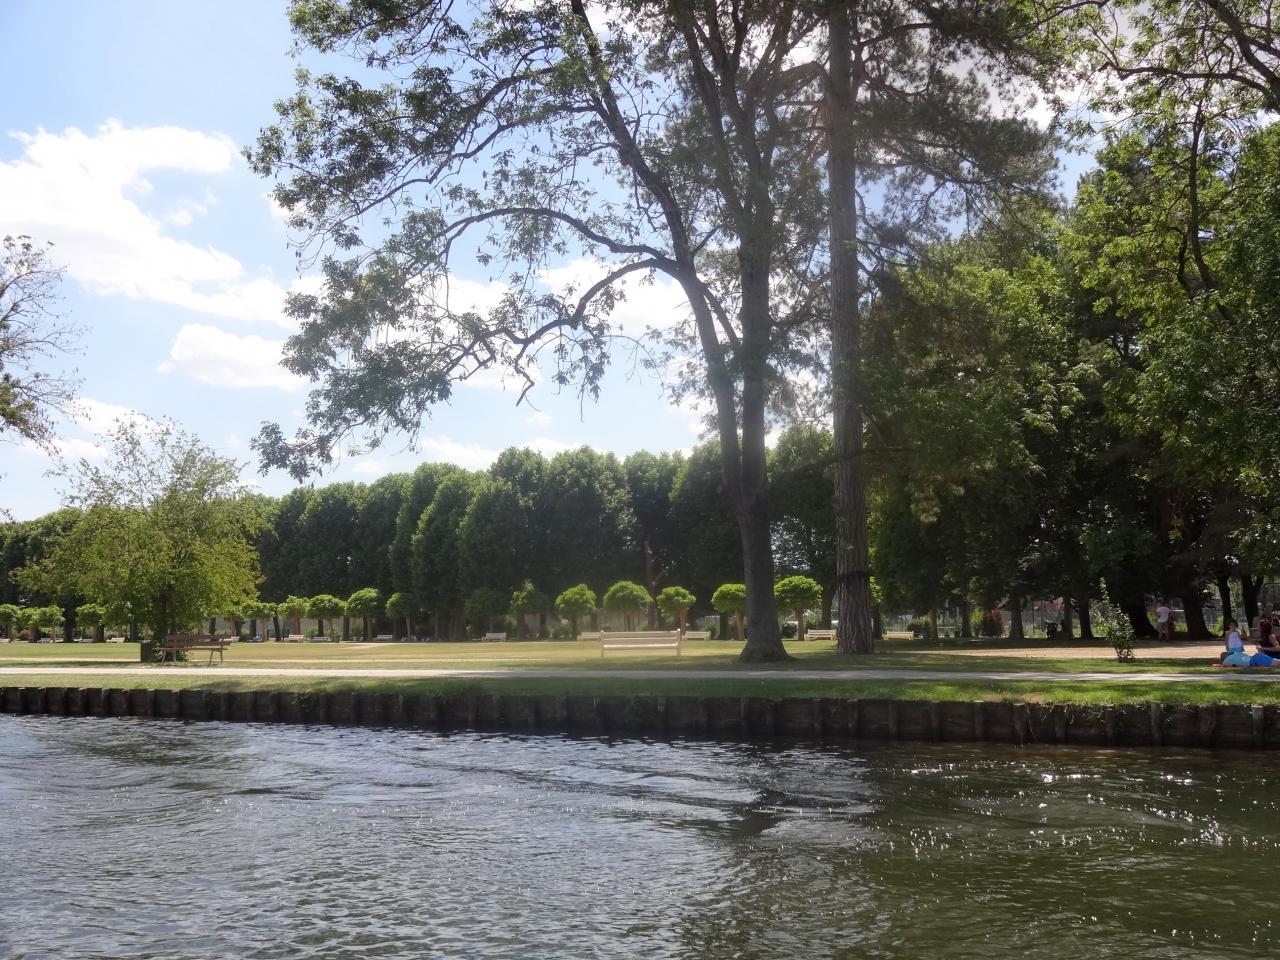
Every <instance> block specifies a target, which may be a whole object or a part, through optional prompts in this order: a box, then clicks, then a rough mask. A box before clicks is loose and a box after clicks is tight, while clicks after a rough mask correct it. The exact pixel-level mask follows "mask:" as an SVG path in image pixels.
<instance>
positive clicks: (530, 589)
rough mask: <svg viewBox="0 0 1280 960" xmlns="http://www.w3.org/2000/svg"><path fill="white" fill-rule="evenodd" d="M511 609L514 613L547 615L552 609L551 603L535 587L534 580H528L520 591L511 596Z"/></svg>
mask: <svg viewBox="0 0 1280 960" xmlns="http://www.w3.org/2000/svg"><path fill="white" fill-rule="evenodd" d="M561 596H563V594H561ZM510 608H511V612H512V613H546V612H547V611H548V610H550V609H551V601H550V600H548V599H547V595H546V594H545V593H543V592H542V591H541V590H539V589H538V588H537V587H535V586H534V585H533V581H532V580H526V581H525V582H524V584H523V585H522V586H521V587H520V589H519V590H516V591H515V592H514V593H512V594H511V605H510Z"/></svg>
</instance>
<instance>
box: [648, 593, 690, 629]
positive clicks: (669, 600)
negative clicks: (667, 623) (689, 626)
mask: <svg viewBox="0 0 1280 960" xmlns="http://www.w3.org/2000/svg"><path fill="white" fill-rule="evenodd" d="M656 599H657V603H658V609H659V610H661V611H662V614H663V616H665V617H668V618H671V619H673V620H675V621H677V622H678V623H679V624H680V625H681V626H683V625H684V617H685V614H687V613H688V612H689V608H690V607H692V606H693V605H694V604H695V603H697V601H698V598H697V597H695V596H694V595H693V594H692V593H690V592H689V591H688V590H686V589H685V588H684V587H665V588H663V590H662V592H661V593H659V594H658V596H657V598H656Z"/></svg>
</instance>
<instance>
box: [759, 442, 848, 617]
mask: <svg viewBox="0 0 1280 960" xmlns="http://www.w3.org/2000/svg"><path fill="white" fill-rule="evenodd" d="M833 457H834V454H833V451H832V448H831V434H830V432H829V431H827V430H824V429H822V428H819V427H814V426H810V425H806V424H796V425H793V426H791V427H789V428H787V429H786V430H784V431H782V433H781V434H780V435H779V436H778V440H777V443H775V444H774V447H773V450H772V451H771V452H770V455H769V496H770V500H771V504H772V507H773V511H774V514H773V515H774V554H775V557H776V559H777V562H778V566H779V568H780V569H781V570H783V571H786V572H788V573H803V574H807V575H808V576H810V577H813V579H815V580H817V581H818V583H820V584H822V587H823V593H822V625H823V627H826V628H829V627H830V626H831V603H832V601H833V600H834V599H835V589H834V588H835V582H836V538H835V501H834V498H833V496H832V492H831V491H832V486H833V484H834V483H835V472H834V470H833V467H832V464H833Z"/></svg>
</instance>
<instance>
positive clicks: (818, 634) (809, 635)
mask: <svg viewBox="0 0 1280 960" xmlns="http://www.w3.org/2000/svg"><path fill="white" fill-rule="evenodd" d="M804 638H805V639H806V640H834V639H835V638H836V631H835V629H834V628H832V629H827V630H824V629H822V628H821V627H813V628H811V629H809V630H806V631H805V632H804Z"/></svg>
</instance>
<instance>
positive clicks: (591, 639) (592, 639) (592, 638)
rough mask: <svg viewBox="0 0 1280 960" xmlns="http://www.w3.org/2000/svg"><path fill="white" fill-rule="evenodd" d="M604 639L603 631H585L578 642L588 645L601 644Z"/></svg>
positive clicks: (579, 636) (579, 635)
mask: <svg viewBox="0 0 1280 960" xmlns="http://www.w3.org/2000/svg"><path fill="white" fill-rule="evenodd" d="M603 639H604V631H603V630H583V631H582V632H581V633H580V634H578V642H579V643H581V642H582V641H584V640H585V641H586V642H587V643H599V642H600V641H601V640H603Z"/></svg>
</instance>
